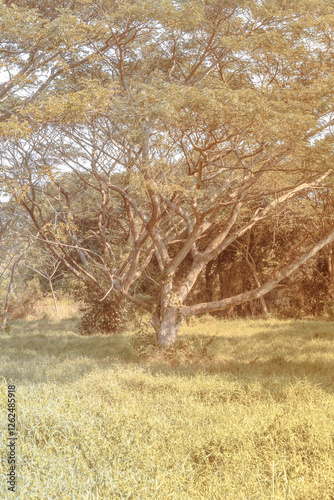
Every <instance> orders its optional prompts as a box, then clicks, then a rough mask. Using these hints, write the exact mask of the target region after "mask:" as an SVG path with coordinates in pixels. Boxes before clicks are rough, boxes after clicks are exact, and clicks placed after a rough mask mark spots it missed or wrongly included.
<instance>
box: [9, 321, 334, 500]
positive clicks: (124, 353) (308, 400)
mask: <svg viewBox="0 0 334 500" xmlns="http://www.w3.org/2000/svg"><path fill="white" fill-rule="evenodd" d="M75 323H76V319H75V318H66V317H63V318H62V319H58V320H51V319H43V320H35V321H17V322H16V323H15V324H14V326H13V331H12V334H11V335H10V336H6V335H5V334H3V335H2V336H1V337H0V346H1V359H0V365H1V375H2V376H3V377H4V378H2V383H1V415H2V417H3V418H1V421H2V424H1V425H2V427H1V433H2V434H3V436H4V437H6V428H5V424H4V423H5V422H6V411H5V403H6V383H9V381H13V382H15V384H16V385H17V392H18V397H17V404H18V409H17V414H18V423H19V433H18V441H19V445H18V461H19V464H20V465H19V472H18V485H19V492H20V494H19V498H22V499H24V500H30V499H36V500H42V499H45V500H46V499H48V500H49V499H59V498H62V499H64V500H67V499H78V500H81V499H96V500H97V499H133V500H135V499H136V500H137V499H138V500H139V499H140V500H146V499H147V500H149V499H158V500H159V499H161V500H165V499H173V500H174V499H175V500H177V499H182V500H183V499H184V500H197V499H198V500H200V499H201V500H202V499H208V500H210V499H217V500H218V499H219V500H221V499H223V500H225V499H236V500H239V499H240V500H241V499H254V500H261V499H271V500H273V499H291V500H293V499H295V500H297V499H298V500H305V499H308V500H312V499H314V500H320V499H321V500H330V499H334V419H333V416H334V398H333V392H334V390H333V379H334V370H333V368H334V349H333V340H334V324H333V323H331V322H312V321H307V322H303V321H278V320H273V319H271V320H267V321H255V320H254V321H253V320H251V321H218V320H215V319H212V318H210V317H206V318H201V319H199V320H196V321H194V322H192V324H190V325H188V326H185V327H184V328H183V331H182V335H181V337H182V338H183V339H187V341H188V342H185V347H184V348H183V349H182V350H181V351H180V352H178V353H176V354H175V353H174V354H173V355H172V354H170V355H168V356H167V355H166V354H164V355H163V354H159V353H155V354H153V355H151V356H150V357H148V358H146V359H144V360H143V359H141V360H138V359H137V358H136V356H135V353H134V352H133V351H132V350H131V348H130V344H129V340H130V338H131V334H130V333H128V334H123V335H120V336H113V337H101V336H97V335H96V336H92V337H80V336H79V335H77V334H76V333H75ZM212 336H215V337H214V339H213V340H212V342H211V343H209V345H207V354H206V355H204V354H203V352H205V351H203V347H205V345H206V344H207V343H208V341H209V340H211V339H212ZM187 346H188V347H187ZM189 346H190V347H189ZM3 443H6V441H5V439H1V441H0V444H1V446H2V448H0V457H1V461H2V465H3V466H4V467H2V469H1V473H2V474H1V486H0V488H2V491H1V493H0V497H1V498H5V499H7V498H13V495H12V494H10V493H9V492H6V489H5V486H4V485H5V479H4V475H5V474H6V454H5V446H4V444H3Z"/></svg>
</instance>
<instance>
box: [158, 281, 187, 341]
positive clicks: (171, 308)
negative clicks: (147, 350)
mask: <svg viewBox="0 0 334 500" xmlns="http://www.w3.org/2000/svg"><path fill="white" fill-rule="evenodd" d="M172 290H173V281H172V277H171V276H169V277H168V279H167V281H166V282H165V283H164V284H163V285H162V287H161V290H160V299H159V303H158V308H157V311H156V312H155V314H154V315H153V318H152V325H153V327H154V329H155V332H156V336H157V341H158V343H159V344H160V345H161V346H165V347H167V346H169V345H172V344H173V343H174V342H175V341H176V339H177V334H178V331H179V329H180V326H181V324H182V323H183V319H182V318H181V316H180V313H179V308H178V304H177V302H178V300H180V299H179V298H178V297H177V296H173V293H172Z"/></svg>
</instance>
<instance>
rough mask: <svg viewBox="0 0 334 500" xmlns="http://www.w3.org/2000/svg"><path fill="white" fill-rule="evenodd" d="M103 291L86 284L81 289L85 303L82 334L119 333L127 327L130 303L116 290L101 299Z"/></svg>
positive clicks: (82, 310)
mask: <svg viewBox="0 0 334 500" xmlns="http://www.w3.org/2000/svg"><path fill="white" fill-rule="evenodd" d="M101 298H102V297H101V291H100V290H97V289H96V288H94V287H93V286H85V287H84V288H83V289H82V291H81V300H82V302H83V305H82V306H81V308H80V311H81V312H82V316H81V319H80V322H79V326H78V330H79V332H80V333H81V334H82V335H93V334H95V333H103V334H105V335H110V334H115V333H118V332H119V331H120V330H121V329H122V328H124V327H125V325H126V323H127V318H128V312H129V304H127V303H126V302H125V301H124V300H123V299H122V297H120V296H119V294H117V293H116V292H114V291H111V292H110V293H109V294H108V295H107V297H106V298H105V299H104V300H101Z"/></svg>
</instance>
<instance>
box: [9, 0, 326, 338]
mask: <svg viewBox="0 0 334 500" xmlns="http://www.w3.org/2000/svg"><path fill="white" fill-rule="evenodd" d="M0 23H1V26H0V29H1V40H0V54H1V64H2V75H3V83H2V84H1V85H0V133H1V158H0V159H1V169H2V171H1V182H2V183H3V185H5V186H6V191H7V192H8V194H9V195H10V196H11V198H12V199H13V200H15V201H16V203H19V204H21V206H23V207H24V208H25V210H26V212H27V214H29V217H30V218H31V221H32V222H33V224H34V227H35V230H36V233H37V234H38V238H39V239H40V240H42V241H43V242H44V244H45V245H46V247H47V248H48V249H49V251H50V252H51V253H52V254H53V255H54V257H55V258H56V259H57V262H58V261H59V262H61V263H62V264H63V265H64V266H66V267H67V268H68V270H69V271H70V272H72V273H73V275H74V276H75V277H76V278H77V279H79V280H82V281H84V282H89V283H93V284H94V286H96V288H97V290H98V291H99V293H100V294H101V301H103V300H104V299H105V298H106V297H107V296H108V294H109V293H110V292H111V290H113V292H117V293H119V294H120V296H122V297H123V298H125V299H127V300H129V301H130V302H132V303H133V304H134V305H136V306H138V307H141V308H144V309H146V310H148V311H150V312H151V314H152V324H153V326H154V327H155V329H156V332H157V335H158V337H159V340H160V342H161V343H162V344H169V343H171V342H174V341H175V339H176V336H177V331H178V328H179V326H180V325H181V324H182V322H183V321H184V320H185V319H186V318H189V317H191V316H193V315H195V314H201V313H204V312H211V311H216V310H222V309H224V308H227V307H229V306H230V305H234V304H239V303H242V302H246V301H250V300H253V299H255V298H260V297H263V296H264V295H265V294H266V293H268V292H269V291H270V290H272V289H273V288H274V287H276V286H277V284H278V283H279V282H281V281H282V280H283V279H284V278H286V277H287V276H289V275H290V274H291V273H293V272H294V271H296V270H297V269H298V268H299V267H300V266H301V265H302V264H303V263H305V262H306V261H307V260H308V259H310V258H311V257H312V256H313V255H315V254H316V253H317V252H318V251H319V250H320V249H322V248H324V247H325V246H326V245H328V244H330V243H331V242H332V241H333V240H334V231H333V228H331V230H329V231H328V232H326V234H321V235H320V236H319V238H318V239H317V241H306V242H305V241H303V242H301V243H300V245H296V246H295V248H294V251H293V252H292V253H291V255H289V258H287V259H282V262H281V263H280V264H279V265H278V266H277V268H276V270H274V271H273V273H272V274H271V275H270V276H268V277H267V279H266V281H265V282H264V283H262V284H261V283H259V282H257V285H256V287H255V288H253V289H250V290H248V291H244V292H243V293H241V294H237V295H234V296H231V297H227V298H224V299H220V300H212V301H209V302H198V303H190V301H189V297H190V296H191V291H192V289H193V288H194V286H195V284H196V282H197V281H198V279H199V277H200V276H201V274H202V273H203V272H205V269H206V266H207V265H208V264H209V263H210V262H211V261H213V259H215V258H217V256H218V255H220V254H221V253H222V252H223V251H224V250H226V249H227V248H229V247H230V246H231V245H233V244H234V243H235V242H236V241H237V240H238V239H240V237H242V236H243V235H246V234H247V233H248V232H249V231H250V230H252V228H254V227H256V226H257V225H259V224H261V223H262V222H263V221H266V220H270V217H271V216H272V214H276V216H277V215H279V214H283V213H284V211H286V210H287V207H288V206H289V203H291V202H292V201H293V200H294V199H295V198H296V197H297V196H299V195H300V194H302V193H304V192H308V193H309V196H310V197H311V198H312V197H314V196H315V195H316V193H318V192H319V190H331V189H332V181H333V175H332V174H333V167H332V164H333V135H332V132H331V127H332V125H334V119H333V118H334V117H333V103H334V95H333V92H334V91H333V89H334V72H333V69H334V68H333V64H334V63H333V61H334V59H333V36H334V31H333V29H334V14H333V9H332V2H331V1H330V0H322V1H320V2H319V1H314V0H296V1H292V2H290V1H289V2H288V1H281V0H280V1H278V0H267V1H265V0H263V1H259V0H244V1H241V2H240V1H238V2H236V1H234V0H212V1H208V0H196V1H188V2H184V1H182V0H180V1H178V0H174V1H159V0H158V1H156V0H154V1H153V0H147V1H144V2H135V1H130V0H124V1H114V0H99V1H98V2H96V1H91V0H81V1H73V0H72V1H64V2H48V3H47V5H46V4H45V2H38V1H15V0H14V1H5V2H4V1H3V2H1V3H0ZM87 214H90V215H89V217H88V215H87ZM152 266H153V268H154V269H156V270H157V272H155V274H154V277H153V276H152V275H150V274H149V273H150V269H151V268H152ZM147 275H149V277H150V279H151V280H153V281H154V283H155V286H154V287H153V288H152V290H153V292H152V294H151V296H144V295H145V294H143V293H141V292H142V290H141V287H140V284H141V280H142V279H143V276H147Z"/></svg>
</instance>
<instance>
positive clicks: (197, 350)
mask: <svg viewBox="0 0 334 500" xmlns="http://www.w3.org/2000/svg"><path fill="white" fill-rule="evenodd" d="M232 326H233V325H232ZM75 327H76V319H75V318H71V319H63V320H60V321H52V320H39V321H18V322H16V323H15V324H14V325H13V332H12V335H10V336H7V335H2V336H0V352H1V354H2V356H3V357H4V358H6V359H7V365H6V366H7V368H8V367H9V368H8V370H9V371H8V372H7V373H6V370H1V372H2V375H4V376H7V375H9V374H10V376H12V370H11V369H10V366H11V367H14V366H16V367H17V370H16V371H15V377H16V378H19V379H20V378H22V379H24V377H25V376H24V369H23V368H22V370H21V371H20V370H19V368H20V365H21V364H22V367H24V364H28V363H30V365H31V364H33V363H35V362H36V363H37V364H38V363H42V362H43V363H44V364H45V365H46V368H45V369H44V373H47V369H48V368H50V369H51V370H52V369H54V373H55V375H54V380H55V381H56V382H59V383H66V376H65V375H64V373H61V370H60V368H59V370H58V369H57V366H59V367H60V366H61V367H65V364H66V362H69V364H70V363H73V366H77V367H79V368H78V369H77V370H76V371H75V368H73V370H72V373H71V381H73V380H75V379H78V378H80V377H82V376H83V375H85V374H86V373H88V372H90V371H92V370H94V369H96V368H99V369H102V370H104V369H108V368H110V367H111V366H112V364H113V363H125V364H134V363H139V364H141V365H142V366H144V367H145V369H147V370H148V371H149V372H150V373H152V374H153V375H158V374H161V373H163V374H165V375H177V376H182V377H193V376H194V375H196V374H197V373H198V372H199V371H201V372H202V373H207V374H218V375H219V374H231V375H232V376H236V377H238V378H242V379H247V380H250V379H261V378H267V377H276V378H277V379H280V380H283V379H284V378H290V379H291V378H293V379H305V378H307V379H309V380H310V381H312V382H313V383H316V384H319V385H321V386H322V387H323V388H325V389H326V390H328V391H330V392H334V343H333V345H331V344H332V342H333V340H334V323H333V322H323V321H319V322H316V321H311V322H307V321H293V322H288V323H283V324H281V323H277V324H275V322H274V323H272V324H270V323H268V324H265V323H264V324H259V325H258V329H257V330H254V334H252V333H249V332H248V335H241V336H240V335H235V336H234V335H233V334H227V335H225V336H224V335H222V334H220V335H219V336H218V335H217V336H215V337H212V336H210V335H204V334H200V333H198V334H196V335H195V334H187V335H184V336H182V337H183V338H186V339H188V340H189V346H190V349H189V350H187V349H188V347H187V345H186V347H185V348H184V349H180V351H177V350H175V352H174V353H170V354H168V353H167V355H166V356H165V355H163V354H161V353H160V354H161V355H160V354H159V353H158V356H152V357H148V358H138V357H137V355H136V353H135V352H134V351H133V350H132V348H131V345H130V342H129V341H130V339H131V335H126V334H124V335H122V334H118V335H111V336H102V335H93V336H80V335H78V334H77V332H76V329H75ZM261 327H262V328H261ZM221 328H222V331H223V330H224V323H223V322H222V325H221ZM199 330H200V325H199ZM203 346H206V347H207V350H206V353H205V354H204V352H203ZM57 370H58V371H57ZM34 377H35V378H34ZM29 378H30V379H31V382H34V381H36V382H38V381H40V380H41V376H38V372H36V373H35V375H34V376H33V375H32V376H31V377H29Z"/></svg>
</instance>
